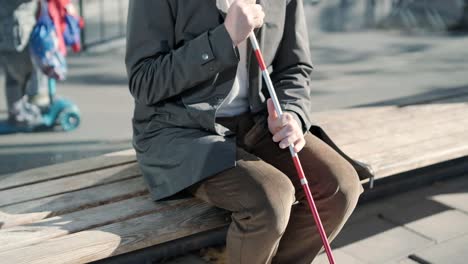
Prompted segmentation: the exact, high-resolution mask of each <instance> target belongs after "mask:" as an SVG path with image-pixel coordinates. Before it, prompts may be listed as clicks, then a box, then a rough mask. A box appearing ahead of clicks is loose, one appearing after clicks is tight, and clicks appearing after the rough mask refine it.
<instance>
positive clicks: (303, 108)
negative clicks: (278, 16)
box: [271, 0, 313, 132]
mask: <svg viewBox="0 0 468 264" xmlns="http://www.w3.org/2000/svg"><path fill="white" fill-rule="evenodd" d="M272 64H273V72H272V74H271V77H272V82H273V84H274V86H275V90H276V93H277V95H278V100H279V101H280V104H281V108H282V109H283V110H284V111H289V112H291V113H293V116H294V117H295V118H296V120H299V122H300V123H299V124H302V129H303V132H305V131H307V130H309V129H310V126H311V124H312V123H311V120H310V114H311V113H310V112H311V110H310V109H311V96H310V74H311V73H312V68H313V66H312V62H311V59H310V50H309V39H308V34H307V27H306V21H305V15H304V6H303V2H302V0H290V1H289V2H288V4H287V7H286V21H285V26H284V33H283V39H282V40H281V43H280V46H279V48H278V51H277V53H276V55H275V59H274V60H273V63H272Z"/></svg>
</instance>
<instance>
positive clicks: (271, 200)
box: [189, 114, 363, 264]
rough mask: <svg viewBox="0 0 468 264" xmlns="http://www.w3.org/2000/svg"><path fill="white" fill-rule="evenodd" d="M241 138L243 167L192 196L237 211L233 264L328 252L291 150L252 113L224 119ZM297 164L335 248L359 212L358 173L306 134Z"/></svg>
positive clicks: (231, 237)
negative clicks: (280, 144) (356, 210)
mask: <svg viewBox="0 0 468 264" xmlns="http://www.w3.org/2000/svg"><path fill="white" fill-rule="evenodd" d="M217 122H219V123H221V124H223V125H224V126H226V127H228V128H230V129H231V130H233V131H235V132H236V136H237V145H238V148H237V165H236V167H234V168H231V169H228V170H225V171H223V172H221V173H218V174H217V175H214V176H213V177H210V178H208V179H206V180H204V181H202V182H201V183H199V184H197V185H195V186H193V187H191V188H190V189H189V190H190V191H191V192H192V193H193V194H194V195H195V196H196V197H198V198H199V199H202V200H204V201H206V202H208V203H211V204H213V205H215V206H217V207H220V208H224V209H227V210H229V211H231V212H232V223H231V225H230V227H229V230H228V235H227V245H226V248H227V249H226V250H227V258H228V263H230V264H237V263H243V264H257V263H258V264H260V263H261V264H263V263H284V264H302V263H304V264H305V263H308V264H310V263H311V262H312V260H313V259H314V258H315V256H316V255H317V254H318V253H319V251H320V249H321V248H322V242H321V239H320V235H319V233H318V231H317V229H316V227H315V223H314V220H313V217H312V215H311V212H310V210H309V207H308V204H307V200H306V197H305V195H304V192H303V191H302V187H301V185H300V182H299V181H298V180H297V173H296V170H295V167H294V164H293V162H292V159H291V156H290V152H289V150H288V149H280V148H279V147H278V144H277V143H275V142H273V140H272V135H271V133H270V132H269V131H268V128H267V127H265V125H261V124H257V125H255V124H254V121H253V119H252V117H251V116H250V114H243V115H240V116H236V117H224V118H218V119H217ZM305 139H306V142H307V143H306V145H305V147H304V148H303V149H302V150H301V151H300V152H299V154H298V155H299V158H300V160H301V162H302V166H303V169H304V172H305V175H306V177H307V179H308V181H309V186H310V189H311V191H312V195H313V197H314V199H315V202H316V205H317V208H318V211H319V213H320V217H321V219H322V223H323V225H324V227H325V230H326V233H327V235H328V236H329V239H330V241H331V240H333V238H334V237H335V236H336V235H337V234H338V232H339V231H340V230H341V228H342V227H343V225H344V223H345V222H346V220H347V219H348V218H349V216H350V215H351V212H352V211H353V210H354V208H355V206H356V203H357V200H358V197H359V195H360V194H361V193H362V191H363V189H362V186H361V185H360V183H359V180H358V176H357V173H356V171H355V170H354V168H353V167H352V166H351V164H349V163H348V162H347V161H346V160H345V159H343V158H342V157H341V156H340V155H339V154H338V153H336V152H335V151H334V150H333V149H332V148H330V147H329V146H328V145H327V144H325V143H324V142H322V141H321V140H320V139H319V138H317V137H316V136H314V135H313V134H311V133H310V132H307V133H306V134H305Z"/></svg>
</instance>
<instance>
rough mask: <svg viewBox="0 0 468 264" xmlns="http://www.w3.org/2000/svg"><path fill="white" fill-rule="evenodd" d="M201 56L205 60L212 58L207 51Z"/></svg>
mask: <svg viewBox="0 0 468 264" xmlns="http://www.w3.org/2000/svg"><path fill="white" fill-rule="evenodd" d="M201 57H202V59H203V60H205V61H206V60H208V59H209V58H210V56H208V54H206V53H203V54H202V55H201Z"/></svg>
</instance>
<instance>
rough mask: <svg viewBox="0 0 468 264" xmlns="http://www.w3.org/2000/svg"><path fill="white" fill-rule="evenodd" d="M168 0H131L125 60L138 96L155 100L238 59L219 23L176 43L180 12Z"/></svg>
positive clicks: (133, 91)
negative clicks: (178, 13)
mask: <svg viewBox="0 0 468 264" xmlns="http://www.w3.org/2000/svg"><path fill="white" fill-rule="evenodd" d="M171 3H172V2H171V1H169V0H157V1H154V0H138V1H130V4H129V11H128V24H127V50H126V57H125V63H126V68H127V74H128V79H129V88H130V92H131V94H132V95H133V97H134V98H135V100H136V101H138V102H140V103H144V104H146V105H153V104H156V103H158V102H160V101H162V100H164V99H167V98H170V97H172V96H175V95H178V94H180V93H182V92H184V91H185V90H187V89H190V88H192V87H194V86H196V85H197V84H199V83H202V82H204V81H207V80H209V79H210V78H213V77H214V76H215V75H216V73H218V72H220V71H223V70H224V69H227V68H229V67H233V66H235V65H237V63H238V62H239V59H238V56H237V53H236V50H235V49H234V48H233V46H232V40H231V38H230V36H229V33H228V32H227V31H226V28H225V27H224V24H221V25H219V26H217V27H215V28H213V29H211V30H209V31H207V32H204V33H202V34H200V35H199V36H197V37H196V38H194V39H192V40H189V41H186V42H185V43H184V44H183V45H182V46H180V47H178V48H174V45H175V44H174V41H175V32H174V28H175V23H176V21H175V18H176V14H175V13H174V9H172V7H171Z"/></svg>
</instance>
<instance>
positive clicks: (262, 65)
mask: <svg viewBox="0 0 468 264" xmlns="http://www.w3.org/2000/svg"><path fill="white" fill-rule="evenodd" d="M255 56H256V57H257V61H258V65H259V66H260V70H262V71H264V70H266V65H265V61H264V60H263V56H262V53H261V52H260V50H256V51H255Z"/></svg>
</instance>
